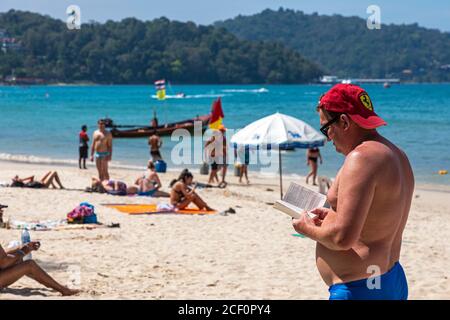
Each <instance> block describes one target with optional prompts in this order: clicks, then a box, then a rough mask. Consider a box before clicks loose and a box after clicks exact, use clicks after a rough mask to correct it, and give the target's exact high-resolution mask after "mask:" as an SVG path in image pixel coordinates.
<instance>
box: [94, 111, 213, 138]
mask: <svg viewBox="0 0 450 320" xmlns="http://www.w3.org/2000/svg"><path fill="white" fill-rule="evenodd" d="M210 117H211V116H210V115H209V114H208V115H203V116H198V117H195V118H192V119H187V120H183V121H178V122H172V123H166V124H163V125H157V126H137V125H136V126H135V125H116V124H115V123H114V122H113V121H112V120H111V119H109V118H106V119H103V121H105V124H106V127H107V128H109V129H110V130H111V133H112V135H113V137H114V138H144V137H150V136H151V135H153V134H154V133H157V134H158V135H159V136H170V135H171V134H172V132H174V131H175V130H177V129H185V130H188V131H189V132H191V133H193V132H194V125H195V122H197V121H200V122H201V128H202V133H203V132H205V130H206V129H207V128H208V124H209V119H210Z"/></svg>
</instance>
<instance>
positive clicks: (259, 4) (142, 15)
mask: <svg viewBox="0 0 450 320" xmlns="http://www.w3.org/2000/svg"><path fill="white" fill-rule="evenodd" d="M70 4H76V5H78V6H80V8H81V14H82V22H87V21H89V20H96V21H99V22H104V21H106V20H108V19H112V20H120V19H122V18H125V17H136V18H138V19H141V20H151V19H153V18H156V17H161V16H166V17H168V18H170V19H175V20H180V21H188V20H189V21H194V22H196V23H199V24H209V23H211V22H214V21H217V20H222V19H227V18H231V17H234V16H236V15H238V14H243V15H248V14H253V13H257V12H260V11H261V10H263V9H265V8H273V9H277V8H279V7H280V6H282V7H284V8H291V9H297V10H302V11H304V12H306V13H312V12H318V13H319V14H327V15H330V14H335V13H336V14H342V15H344V16H351V15H356V16H360V17H364V18H365V17H367V14H366V8H367V6H368V5H371V4H376V5H378V6H380V8H381V19H382V23H396V24H402V23H414V22H417V23H419V25H421V26H424V27H429V28H436V29H441V30H443V31H450V0H369V1H367V0H339V1H337V0H220V1H219V0H159V1H158V0H0V12H4V11H7V10H9V9H17V10H28V11H33V12H39V13H42V14H48V15H50V16H52V17H55V18H59V19H62V20H66V16H65V9H66V8H67V6H68V5H70Z"/></svg>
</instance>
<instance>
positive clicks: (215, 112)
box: [209, 97, 225, 129]
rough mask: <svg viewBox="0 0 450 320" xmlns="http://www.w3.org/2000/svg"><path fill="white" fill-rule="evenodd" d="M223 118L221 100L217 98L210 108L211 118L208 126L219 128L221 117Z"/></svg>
mask: <svg viewBox="0 0 450 320" xmlns="http://www.w3.org/2000/svg"><path fill="white" fill-rule="evenodd" d="M223 118H225V116H224V114H223V110H222V100H221V99H220V97H219V98H217V100H216V101H214V103H213V105H212V108H211V118H210V119H209V127H210V128H211V129H219V127H220V125H221V124H222V119H223Z"/></svg>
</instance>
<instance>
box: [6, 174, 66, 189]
mask: <svg viewBox="0 0 450 320" xmlns="http://www.w3.org/2000/svg"><path fill="white" fill-rule="evenodd" d="M55 181H56V183H57V184H58V186H59V188H60V189H64V187H63V185H62V183H61V179H60V178H59V175H58V172H56V171H49V172H47V173H46V174H45V176H44V177H42V179H41V180H39V181H35V180H34V176H31V177H27V178H23V179H21V178H19V176H18V175H16V176H15V177H14V178H13V179H12V183H11V187H20V188H36V189H39V188H45V189H47V188H50V186H51V187H52V188H53V189H57V187H56V185H55Z"/></svg>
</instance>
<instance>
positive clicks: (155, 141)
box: [148, 131, 162, 162]
mask: <svg viewBox="0 0 450 320" xmlns="http://www.w3.org/2000/svg"><path fill="white" fill-rule="evenodd" d="M148 145H149V146H150V155H151V156H152V161H153V162H156V161H158V160H162V157H161V153H160V152H159V148H161V146H162V140H161V138H160V137H159V135H158V133H157V132H156V131H154V132H153V134H152V135H151V136H150V138H148Z"/></svg>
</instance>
